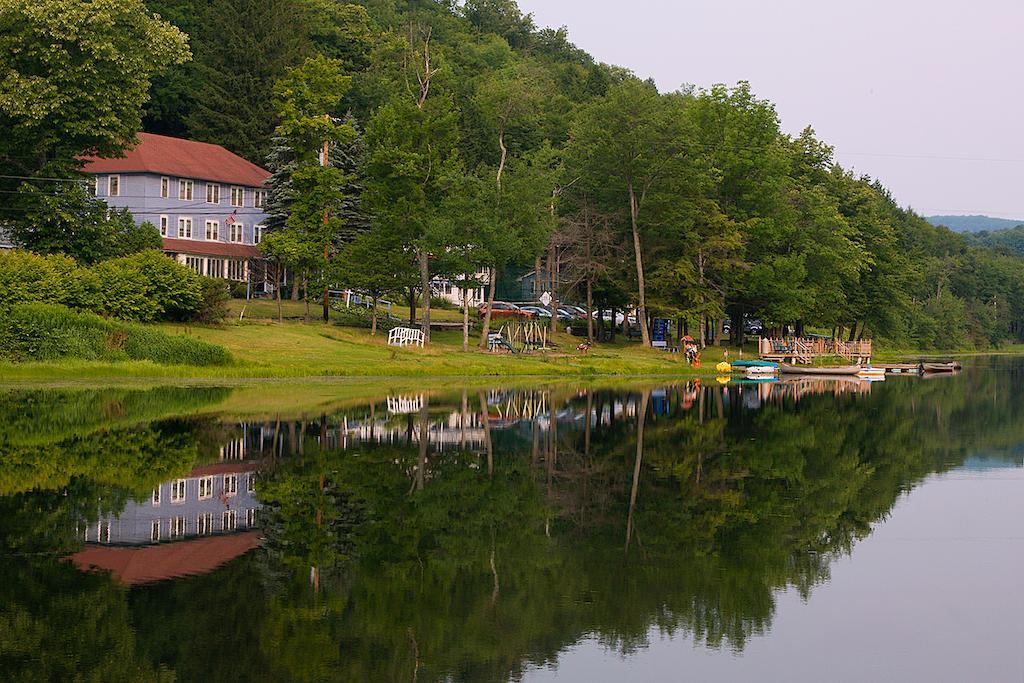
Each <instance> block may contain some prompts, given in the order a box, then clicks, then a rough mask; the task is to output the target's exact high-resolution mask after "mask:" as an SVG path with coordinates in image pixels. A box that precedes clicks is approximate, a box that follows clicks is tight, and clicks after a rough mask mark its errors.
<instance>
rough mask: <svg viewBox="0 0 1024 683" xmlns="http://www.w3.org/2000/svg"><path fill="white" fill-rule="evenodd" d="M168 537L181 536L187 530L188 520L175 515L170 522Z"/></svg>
mask: <svg viewBox="0 0 1024 683" xmlns="http://www.w3.org/2000/svg"><path fill="white" fill-rule="evenodd" d="M169 530H170V534H169V536H170V538H181V537H182V536H184V535H185V533H186V532H187V531H188V521H187V520H186V519H185V518H184V517H175V518H174V519H172V520H171V523H170V529H169Z"/></svg>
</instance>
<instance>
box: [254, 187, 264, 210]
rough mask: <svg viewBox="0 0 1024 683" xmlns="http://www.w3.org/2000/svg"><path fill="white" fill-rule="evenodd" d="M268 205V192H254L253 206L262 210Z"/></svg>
mask: <svg viewBox="0 0 1024 683" xmlns="http://www.w3.org/2000/svg"><path fill="white" fill-rule="evenodd" d="M266 203H267V191H266V190H253V192H252V205H253V206H255V207H256V208H257V209H262V208H263V205H264V204H266Z"/></svg>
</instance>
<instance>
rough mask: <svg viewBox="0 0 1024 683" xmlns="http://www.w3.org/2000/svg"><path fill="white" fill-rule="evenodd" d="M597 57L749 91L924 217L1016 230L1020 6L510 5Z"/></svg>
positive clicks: (1019, 211)
mask: <svg viewBox="0 0 1024 683" xmlns="http://www.w3.org/2000/svg"><path fill="white" fill-rule="evenodd" d="M519 6H520V9H522V11H523V12H526V13H532V14H533V15H534V20H535V21H536V23H537V25H538V26H542V27H543V26H551V27H556V28H557V27H559V26H566V27H568V29H569V39H570V40H572V41H573V42H574V43H576V44H577V45H578V46H579V47H581V48H583V49H585V50H587V51H588V52H590V53H591V54H592V55H594V57H595V59H597V60H598V61H602V62H607V63H610V64H617V65H620V66H624V67H627V68H629V69H631V70H633V71H634V72H635V73H636V74H637V75H638V76H640V77H642V78H648V77H653V78H654V80H655V82H657V84H658V87H659V88H660V89H661V90H662V91H668V90H674V89H676V88H678V87H679V86H680V85H682V84H684V83H692V84H695V85H698V86H709V85H711V84H714V83H726V84H734V83H736V82H737V81H740V80H746V81H750V84H751V87H752V89H753V91H754V93H755V94H756V95H757V96H758V97H762V98H765V99H768V100H771V101H772V102H774V103H775V105H776V108H777V110H778V112H779V115H780V117H781V119H782V127H783V130H784V131H786V132H788V133H798V132H799V131H800V130H801V129H803V128H804V126H806V125H808V124H810V125H811V126H813V127H814V129H815V131H816V132H817V134H818V137H819V138H821V139H823V140H825V141H826V142H828V143H830V144H832V145H833V146H835V148H836V159H837V160H838V161H839V162H840V163H842V164H843V165H844V166H846V167H847V168H850V167H852V168H854V170H855V171H857V172H858V173H866V174H869V175H871V176H873V177H876V178H879V179H880V180H881V181H882V182H883V184H885V185H886V186H887V187H889V189H890V190H891V191H892V192H893V195H894V196H895V197H896V199H897V201H898V202H899V203H900V204H901V205H904V206H908V205H909V206H912V207H913V208H914V209H916V210H917V211H918V212H920V213H922V214H925V215H931V214H988V215H991V216H999V217H1003V218H1024V191H1022V190H1024V134H1022V127H1021V124H1022V122H1024V50H1022V48H1021V32H1022V30H1024V2H1021V0H1017V1H1016V2H1013V1H1010V0H960V1H956V2H953V1H950V0H859V1H858V2H838V1H836V0H816V1H815V0H699V1H695V0H691V1H685V0H684V1H679V2H672V1H670V0H629V1H627V2H622V0H519Z"/></svg>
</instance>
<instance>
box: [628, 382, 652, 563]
mask: <svg viewBox="0 0 1024 683" xmlns="http://www.w3.org/2000/svg"><path fill="white" fill-rule="evenodd" d="M650 398H651V395H650V392H648V391H644V392H643V393H641V394H640V407H639V408H638V409H637V415H636V460H635V461H634V464H633V485H632V487H630V492H629V515H628V516H627V517H626V551H629V542H630V540H631V539H632V537H633V513H634V512H635V511H636V498H637V493H639V489H640V469H641V467H642V465H643V460H644V425H645V424H646V423H647V404H648V402H649V401H650Z"/></svg>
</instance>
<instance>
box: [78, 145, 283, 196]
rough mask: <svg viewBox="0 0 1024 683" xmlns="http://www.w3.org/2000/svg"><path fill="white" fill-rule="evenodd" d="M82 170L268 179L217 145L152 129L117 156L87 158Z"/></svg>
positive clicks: (259, 182)
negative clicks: (152, 131)
mask: <svg viewBox="0 0 1024 683" xmlns="http://www.w3.org/2000/svg"><path fill="white" fill-rule="evenodd" d="M84 170H85V172H86V173H158V174H160V175H166V176H175V177H179V178H195V179H197V180H215V181H219V182H222V183H229V184H233V185H247V186H250V187H262V186H263V185H266V184H267V181H268V180H269V179H270V171H268V170H266V169H264V168H260V167H259V166H257V165H256V164H254V163H252V162H250V161H246V160H245V159H243V158H242V157H240V156H238V155H237V154H234V153H232V152H229V151H228V150H226V149H224V148H223V147H221V146H220V145H212V144H210V143H208V142H195V141H193V140H183V139H181V138H172V137H168V136H166V135H155V134H153V133H139V144H137V145H135V147H133V148H132V149H130V150H127V151H126V152H125V155H124V157H122V158H120V159H101V158H98V157H92V158H90V159H88V160H87V161H86V164H85V168H84Z"/></svg>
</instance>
